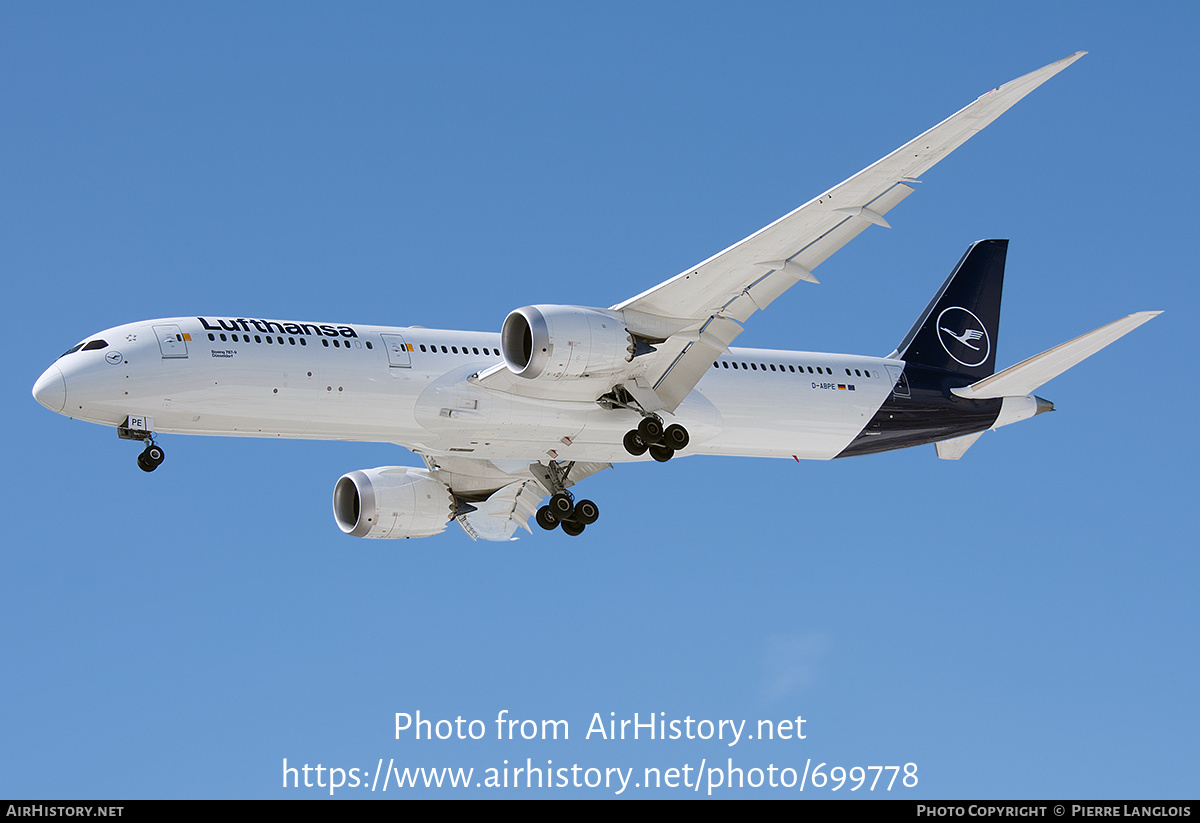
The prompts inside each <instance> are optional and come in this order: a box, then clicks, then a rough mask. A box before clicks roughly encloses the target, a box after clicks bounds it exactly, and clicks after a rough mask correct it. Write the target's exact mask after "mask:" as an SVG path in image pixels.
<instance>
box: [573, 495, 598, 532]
mask: <svg viewBox="0 0 1200 823" xmlns="http://www.w3.org/2000/svg"><path fill="white" fill-rule="evenodd" d="M575 519H576V520H578V521H579V522H580V523H582V524H583V525H585V526H590V525H592V524H593V523H595V522H596V521H597V520H599V519H600V507H599V506H597V505H596V504H595V503H593V502H592V501H591V500H580V501H579V502H578V503H576V504H575Z"/></svg>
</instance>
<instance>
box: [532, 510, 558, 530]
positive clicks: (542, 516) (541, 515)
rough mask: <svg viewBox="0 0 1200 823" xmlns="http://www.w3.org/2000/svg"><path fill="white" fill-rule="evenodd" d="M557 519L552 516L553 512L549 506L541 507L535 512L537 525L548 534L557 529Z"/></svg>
mask: <svg viewBox="0 0 1200 823" xmlns="http://www.w3.org/2000/svg"><path fill="white" fill-rule="evenodd" d="M558 523H559V521H558V518H557V517H555V516H554V512H552V511H550V507H549V506H542V507H541V508H540V509H538V510H537V524H538V525H539V526H541V527H542V528H543V529H545V530H546V531H548V532H552V531H554V530H555V529H556V528H558Z"/></svg>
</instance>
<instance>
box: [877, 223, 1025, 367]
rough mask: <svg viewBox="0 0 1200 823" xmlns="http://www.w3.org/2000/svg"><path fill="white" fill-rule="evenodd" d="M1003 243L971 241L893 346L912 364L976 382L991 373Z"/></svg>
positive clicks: (997, 326) (1005, 247) (1005, 243)
mask: <svg viewBox="0 0 1200 823" xmlns="http://www.w3.org/2000/svg"><path fill="white" fill-rule="evenodd" d="M1007 254H1008V241H1007V240H979V241H977V242H975V243H972V244H971V246H970V248H968V249H967V252H966V254H964V255H963V256H962V259H961V260H959V261H958V265H957V266H955V267H954V271H952V272H951V273H950V276H949V277H948V278H946V282H945V283H943V284H942V288H941V289H940V290H939V291H938V293H937V294H936V295H935V296H934V298H933V300H931V301H930V303H929V305H928V306H927V307H926V308H925V311H924V312H923V313H922V314H921V319H919V320H918V321H917V322H916V324H915V325H914V326H913V327H912V329H910V330H909V332H908V334H907V335H905V337H904V341H903V342H902V343H901V344H900V346H899V347H898V348H897V350H896V352H897V356H898V357H899V358H900V359H901V360H904V361H905V362H907V363H910V364H913V365H921V366H928V367H931V368H937V369H944V370H946V371H950V372H955V373H957V374H963V375H966V376H968V377H971V378H974V379H976V380H979V379H982V378H984V377H988V376H989V375H991V374H992V373H993V372H994V371H995V370H996V341H997V338H998V336H999V331H1000V292H1001V289H1002V287H1003V285H1004V261H1005V258H1006V256H1007Z"/></svg>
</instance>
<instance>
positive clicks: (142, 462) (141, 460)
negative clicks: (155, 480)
mask: <svg viewBox="0 0 1200 823" xmlns="http://www.w3.org/2000/svg"><path fill="white" fill-rule="evenodd" d="M137 464H138V468H139V469H141V470H142V471H144V472H152V471H154V470H155V469H157V468H158V466H156V465H155V464H153V463H151V462H150V461H149V460H147V459H146V453H145V452H142V453H141V454H139V455H138V456H137Z"/></svg>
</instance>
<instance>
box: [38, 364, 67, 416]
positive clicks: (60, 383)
mask: <svg viewBox="0 0 1200 823" xmlns="http://www.w3.org/2000/svg"><path fill="white" fill-rule="evenodd" d="M33 399H34V400H36V401H38V402H39V403H41V404H42V405H43V406H45V407H46V408H48V409H49V410H50V411H54V412H60V411H62V410H63V406H65V405H66V404H67V381H66V380H64V379H63V373H62V372H61V371H59V369H58V366H51V367H50V368H48V369H46V370H45V371H44V372H42V376H41V377H39V378H38V379H37V382H36V383H34V384H33Z"/></svg>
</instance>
